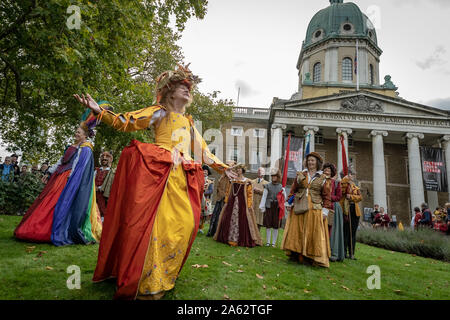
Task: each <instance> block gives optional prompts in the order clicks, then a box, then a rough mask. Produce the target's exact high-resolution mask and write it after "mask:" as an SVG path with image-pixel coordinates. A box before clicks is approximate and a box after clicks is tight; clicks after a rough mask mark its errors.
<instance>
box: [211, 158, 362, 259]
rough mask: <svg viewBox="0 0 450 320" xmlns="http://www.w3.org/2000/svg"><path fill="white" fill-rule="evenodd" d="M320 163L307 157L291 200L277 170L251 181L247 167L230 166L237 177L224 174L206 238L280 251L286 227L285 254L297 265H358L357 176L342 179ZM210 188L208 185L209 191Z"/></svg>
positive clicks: (331, 167)
mask: <svg viewBox="0 0 450 320" xmlns="http://www.w3.org/2000/svg"><path fill="white" fill-rule="evenodd" d="M322 163H323V160H322V158H321V156H320V155H319V154H318V153H316V152H312V153H310V154H308V155H306V165H307V168H306V169H305V170H304V171H301V172H298V173H297V176H296V178H295V179H294V183H293V185H292V186H291V189H290V193H289V195H288V196H287V195H286V190H285V188H284V187H283V186H282V184H281V181H282V177H281V175H282V174H281V171H280V170H279V169H278V168H271V169H270V172H269V176H270V180H269V181H268V180H265V179H264V177H265V169H264V168H262V167H261V168H259V169H258V171H257V178H255V179H253V180H249V179H248V178H246V177H245V176H244V174H245V166H243V165H242V164H236V163H235V162H234V161H228V162H227V165H229V166H230V167H232V168H233V170H235V171H236V173H237V175H238V176H237V178H236V179H234V180H231V179H229V178H228V177H227V176H226V175H225V174H222V175H221V176H220V178H219V179H218V186H217V190H216V193H215V198H214V200H215V207H214V209H213V210H209V211H208V212H212V214H210V215H209V217H207V218H208V219H210V225H209V230H208V233H207V236H209V237H213V238H214V240H216V241H219V242H222V243H225V244H228V245H231V246H244V247H254V246H256V245H265V246H272V247H276V244H277V239H278V230H279V229H280V228H281V227H284V230H285V231H284V235H283V239H282V242H281V249H282V250H284V251H285V252H286V254H287V255H288V256H289V257H290V259H291V260H293V261H297V262H299V263H305V264H310V265H317V266H322V267H329V262H330V261H343V260H344V259H345V258H350V259H355V260H356V258H355V246H356V232H357V229H358V225H359V219H360V217H361V209H360V207H359V202H361V201H362V196H361V191H360V189H359V187H358V186H357V185H356V183H355V182H354V181H355V173H354V172H352V170H351V169H349V171H348V174H347V175H345V174H344V173H343V172H341V173H340V178H338V177H337V172H336V167H335V166H334V165H333V164H331V163H326V164H324V165H322ZM206 174H207V172H205V176H206ZM211 185H212V183H211V182H209V183H208V188H210V189H211V188H212V186H211ZM281 194H283V196H282V197H280V195H281ZM208 196H209V197H210V196H211V193H209V194H208ZM280 199H286V202H280ZM283 207H284V208H285V209H286V211H287V214H286V216H287V217H284V215H283V212H282V211H283V210H282V209H283ZM206 211H207V210H206ZM206 211H205V212H206ZM283 225H284V226H283ZM262 227H264V228H265V231H266V237H265V239H266V243H265V244H263V243H262V239H263V237H262V234H260V232H261V228H262Z"/></svg>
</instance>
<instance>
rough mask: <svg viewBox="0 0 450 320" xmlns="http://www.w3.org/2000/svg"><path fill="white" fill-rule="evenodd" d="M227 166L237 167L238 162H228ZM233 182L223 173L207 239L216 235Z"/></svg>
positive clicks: (218, 184) (218, 185)
mask: <svg viewBox="0 0 450 320" xmlns="http://www.w3.org/2000/svg"><path fill="white" fill-rule="evenodd" d="M226 163H227V165H228V166H229V167H233V166H235V165H236V162H235V161H233V160H228V161H227V162H226ZM230 184H231V181H230V179H229V178H228V176H227V175H226V174H225V173H223V174H222V175H221V176H220V178H219V181H218V183H217V191H216V197H215V202H216V203H215V205H214V211H213V213H212V215H211V220H210V222H209V230H208V233H207V234H206V236H207V237H214V234H215V233H216V231H217V224H218V223H219V216H220V213H221V212H222V208H223V205H224V203H225V197H226V196H227V192H228V189H229V188H230Z"/></svg>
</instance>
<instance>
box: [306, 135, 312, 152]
mask: <svg viewBox="0 0 450 320" xmlns="http://www.w3.org/2000/svg"><path fill="white" fill-rule="evenodd" d="M310 142H311V134H310V133H308V134H307V135H306V140H305V143H306V146H305V155H307V154H309V149H310Z"/></svg>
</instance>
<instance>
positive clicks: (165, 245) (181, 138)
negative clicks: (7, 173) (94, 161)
mask: <svg viewBox="0 0 450 320" xmlns="http://www.w3.org/2000/svg"><path fill="white" fill-rule="evenodd" d="M195 82H196V77H194V76H193V75H192V73H191V72H190V70H189V69H187V68H185V67H181V66H179V67H178V69H177V70H175V71H166V72H164V73H163V74H161V75H160V76H159V77H158V78H157V88H156V90H157V104H156V105H154V106H151V107H147V108H144V109H141V110H138V111H133V112H127V113H123V114H114V113H113V112H111V111H108V110H105V109H102V108H99V107H98V105H97V104H96V103H95V101H94V100H93V99H92V98H91V97H90V96H89V95H87V97H84V96H82V97H80V96H78V95H75V97H76V98H77V99H78V100H79V101H80V102H81V103H83V104H84V105H86V106H87V107H89V108H91V109H92V110H93V111H94V112H95V113H97V114H98V120H99V121H102V122H104V123H106V124H108V125H110V126H112V127H113V128H115V129H116V130H119V131H124V132H130V131H136V130H144V129H148V128H149V127H152V126H153V127H154V129H155V140H156V143H155V144H148V143H141V142H139V141H136V140H133V141H132V142H131V144H130V145H129V146H127V147H126V148H125V149H124V150H123V151H122V154H121V157H120V160H119V164H118V167H117V170H116V176H115V179H114V183H113V186H112V190H111V195H110V199H109V203H108V208H107V211H106V212H107V213H106V215H105V221H104V231H103V232H104V233H103V237H102V240H101V242H100V248H99V254H98V261H97V267H96V270H95V274H94V278H93V281H95V282H97V281H102V280H106V279H108V278H117V291H116V294H115V298H120V299H136V298H138V299H159V298H161V297H162V296H163V295H164V293H165V292H166V291H168V290H171V289H172V288H173V287H174V286H175V281H176V279H177V277H178V275H179V273H180V271H181V268H182V267H183V264H184V262H185V261H186V259H187V257H188V255H189V251H190V248H191V246H192V243H193V241H194V239H195V236H196V234H197V230H198V227H199V221H200V214H201V197H202V194H203V191H204V190H203V188H204V175H203V170H202V163H206V164H208V165H209V166H210V167H211V168H213V169H214V170H216V171H218V172H219V173H223V172H224V171H225V173H226V174H227V175H229V177H230V178H234V177H235V176H236V175H235V174H234V173H233V172H232V171H231V170H229V168H228V166H226V165H225V164H224V163H222V162H221V161H220V160H219V159H218V158H217V157H215V156H214V155H213V154H212V153H211V152H210V151H209V149H208V147H207V146H206V143H205V141H204V140H203V138H202V136H201V135H200V133H199V132H198V131H197V129H196V128H195V127H194V124H193V121H192V118H191V117H190V116H188V115H186V114H185V111H186V107H187V106H189V104H190V103H191V101H192V95H191V89H192V87H193V85H194V84H195ZM192 151H194V154H195V156H194V159H193V158H192V157H191V152H192Z"/></svg>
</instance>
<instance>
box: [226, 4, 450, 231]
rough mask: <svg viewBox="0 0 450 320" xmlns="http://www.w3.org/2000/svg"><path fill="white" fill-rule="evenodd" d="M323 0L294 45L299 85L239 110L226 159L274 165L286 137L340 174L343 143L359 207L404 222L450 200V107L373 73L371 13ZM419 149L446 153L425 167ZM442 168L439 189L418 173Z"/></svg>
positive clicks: (229, 130) (377, 51)
mask: <svg viewBox="0 0 450 320" xmlns="http://www.w3.org/2000/svg"><path fill="white" fill-rule="evenodd" d="M322 1H324V0H322ZM324 2H325V1H324ZM329 2H330V3H329V5H328V6H327V7H326V8H324V9H322V10H320V11H319V12H317V13H316V14H315V15H314V16H313V17H312V19H311V21H310V23H309V25H308V28H307V30H306V34H305V39H304V41H303V43H302V44H301V46H300V48H299V51H300V54H299V58H298V60H297V65H296V66H297V70H298V79H299V80H298V91H297V92H295V93H294V94H293V95H292V97H291V98H288V99H279V98H274V99H273V101H272V104H271V107H270V109H269V110H267V111H264V110H263V109H252V108H236V109H235V112H234V117H233V121H232V123H230V124H228V125H225V126H223V128H222V131H223V132H224V133H225V135H224V139H225V143H224V146H225V147H224V152H225V154H224V157H225V158H227V159H230V158H234V159H235V160H237V161H240V162H245V163H247V164H248V167H249V168H250V172H253V173H254V172H256V169H257V168H258V167H259V166H260V165H261V166H263V167H264V166H266V167H269V166H270V167H274V166H279V165H280V163H283V155H284V153H285V148H286V137H287V135H288V133H290V134H291V136H292V137H294V138H296V139H304V140H305V141H309V150H310V151H316V152H318V153H319V154H321V156H322V157H323V158H324V159H325V161H326V162H332V163H335V164H337V167H338V171H339V172H340V171H341V170H342V168H343V160H342V159H343V157H342V156H341V155H342V151H343V150H342V148H344V151H345V154H346V161H347V166H348V167H350V168H352V169H353V170H354V171H356V178H357V180H358V183H359V185H360V188H361V191H362V195H363V199H364V200H363V202H362V204H361V209H364V208H367V210H365V211H366V214H367V213H368V212H369V211H370V208H373V206H374V204H379V205H380V207H384V208H386V209H387V211H388V213H389V214H390V215H395V216H396V217H397V221H398V222H400V221H401V222H402V223H403V225H404V226H409V223H410V220H411V217H412V212H413V209H414V207H416V206H420V205H421V203H423V202H428V204H429V206H430V208H431V209H432V210H434V209H435V208H436V207H437V206H438V205H441V206H442V205H443V204H444V203H446V202H448V201H449V193H448V192H447V181H449V180H450V176H449V173H450V142H449V141H450V113H449V112H448V111H445V110H441V109H437V108H433V107H430V106H425V105H422V104H418V103H415V102H412V101H407V100H405V99H402V98H401V97H400V96H399V94H398V92H397V89H398V88H397V87H396V86H395V85H394V83H393V82H392V80H391V77H390V76H389V75H385V76H384V77H382V75H380V71H379V70H380V69H379V65H380V62H381V60H380V57H381V55H382V53H383V51H382V50H381V48H380V47H379V46H378V38H377V33H376V30H375V28H374V26H373V24H372V22H371V21H370V19H369V18H368V17H367V16H366V15H365V14H364V13H363V12H362V11H361V10H360V8H359V7H358V6H357V5H356V4H355V3H352V2H344V1H343V0H330V1H329ZM405 50H406V49H405ZM388 54H390V55H392V54H397V53H395V52H394V53H393V52H389V53H388ZM400 54H401V53H400ZM380 79H383V81H380ZM247 138H248V142H247V141H246V139H247ZM304 146H305V145H304V144H303V149H305V147H304ZM422 147H428V148H432V147H433V148H436V150H438V151H439V152H441V154H445V157H444V158H443V159H442V160H441V162H439V161H438V160H433V161H428V162H427V168H426V171H427V172H425V173H424V172H423V171H422V167H423V163H422V160H425V159H421V152H422V151H423V149H422ZM247 155H248V156H247ZM303 156H304V154H303V155H302V156H301V157H299V158H300V159H299V160H301V158H302V157H303ZM292 157H293V155H292V154H290V158H292ZM294 158H295V157H294ZM439 165H441V166H442V168H441V169H442V170H445V169H446V168H447V170H446V172H445V173H444V171H442V173H443V180H444V182H443V183H442V185H441V186H440V187H441V188H440V189H439V190H440V191H439V192H438V191H433V190H438V189H437V186H436V184H433V181H431V182H430V181H428V180H427V181H426V184H425V183H424V176H426V177H427V174H428V173H430V174H431V172H437V171H439V170H441V169H439V168H440V167H439ZM430 166H431V167H432V169H430ZM438 167H439V168H438ZM430 179H431V178H430Z"/></svg>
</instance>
